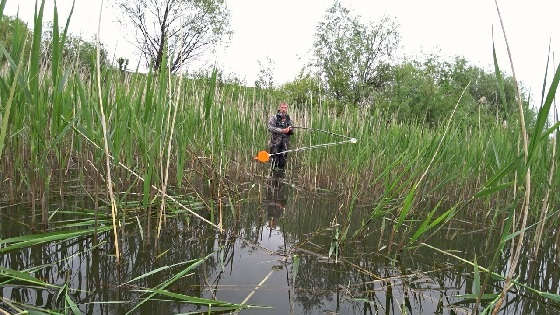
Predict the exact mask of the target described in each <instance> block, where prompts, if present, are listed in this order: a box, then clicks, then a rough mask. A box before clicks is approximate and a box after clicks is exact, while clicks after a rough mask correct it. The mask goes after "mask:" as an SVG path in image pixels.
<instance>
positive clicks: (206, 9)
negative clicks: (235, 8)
mask: <svg viewBox="0 0 560 315" xmlns="http://www.w3.org/2000/svg"><path fill="white" fill-rule="evenodd" d="M115 1H116V2H117V5H118V7H119V8H120V9H121V10H122V12H123V14H124V16H125V17H126V18H127V19H128V20H129V21H130V22H131V24H132V27H133V28H134V29H135V31H136V44H137V47H138V49H139V50H140V52H141V53H142V55H143V56H144V57H145V58H146V61H147V62H148V65H151V66H153V68H154V69H156V70H157V69H159V67H160V65H161V62H162V59H163V54H164V52H165V48H166V45H167V51H168V53H169V62H170V68H171V71H173V72H175V71H177V70H179V69H180V68H181V67H183V66H184V65H185V64H186V63H187V61H189V60H191V59H192V58H194V57H196V56H199V55H200V54H201V53H203V52H204V51H205V50H206V49H208V48H211V47H214V46H215V45H216V44H218V43H219V42H221V41H222V40H223V39H225V38H228V39H229V37H230V36H231V30H230V13H229V10H228V9H227V7H226V4H225V1H224V0H115Z"/></svg>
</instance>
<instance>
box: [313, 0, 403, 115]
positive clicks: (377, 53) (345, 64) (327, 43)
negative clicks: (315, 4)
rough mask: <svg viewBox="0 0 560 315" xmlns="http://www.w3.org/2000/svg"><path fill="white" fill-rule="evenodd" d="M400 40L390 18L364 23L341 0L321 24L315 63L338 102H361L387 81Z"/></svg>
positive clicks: (396, 28) (318, 28)
mask: <svg viewBox="0 0 560 315" xmlns="http://www.w3.org/2000/svg"><path fill="white" fill-rule="evenodd" d="M399 41H400V36H399V33H398V25H397V23H396V22H395V21H393V20H392V19H391V18H389V17H384V18H382V19H381V20H380V21H379V22H377V23H373V22H371V23H369V24H363V23H361V22H360V19H359V17H354V16H352V15H351V12H350V11H349V10H348V9H346V8H344V7H343V6H342V5H341V4H340V2H339V1H335V2H334V4H333V6H332V7H330V8H329V9H328V10H327V13H326V15H325V18H324V20H323V21H322V22H321V23H319V25H318V26H317V31H316V33H315V40H314V44H313V48H314V55H315V66H316V67H317V70H318V72H319V74H320V76H321V78H322V79H323V80H324V81H325V84H326V87H327V91H328V92H330V94H331V95H332V96H333V97H334V98H335V99H336V100H338V101H347V102H350V103H354V104H360V103H362V102H363V101H365V100H367V99H368V98H369V97H370V96H371V95H372V93H373V92H374V90H375V89H378V88H380V87H382V86H383V85H384V84H385V83H387V82H388V80H387V72H388V70H389V66H388V65H389V62H390V61H391V58H392V56H393V54H394V53H395V51H396V49H397V47H398V44H399Z"/></svg>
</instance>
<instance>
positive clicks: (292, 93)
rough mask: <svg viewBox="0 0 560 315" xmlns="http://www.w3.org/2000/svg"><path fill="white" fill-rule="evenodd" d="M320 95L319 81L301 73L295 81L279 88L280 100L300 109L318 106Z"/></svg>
mask: <svg viewBox="0 0 560 315" xmlns="http://www.w3.org/2000/svg"><path fill="white" fill-rule="evenodd" d="M321 94H322V93H321V82H320V80H319V79H318V78H317V77H315V76H313V75H312V74H310V73H305V72H303V71H302V72H301V73H300V74H299V76H298V77H297V78H296V79H295V80H293V81H291V82H288V83H286V84H284V85H283V86H282V88H281V95H282V98H283V99H285V100H286V101H287V102H288V103H289V104H291V105H293V106H296V107H300V108H303V107H304V106H309V107H312V106H318V105H319V101H320V98H321V97H322V95H321Z"/></svg>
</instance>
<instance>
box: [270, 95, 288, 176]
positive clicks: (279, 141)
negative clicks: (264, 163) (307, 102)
mask: <svg viewBox="0 0 560 315" xmlns="http://www.w3.org/2000/svg"><path fill="white" fill-rule="evenodd" d="M268 131H269V132H270V133H271V137H270V142H269V144H268V146H269V152H268V153H269V154H271V157H270V158H271V162H272V169H273V170H284V168H285V167H286V157H287V154H286V153H282V154H278V155H272V154H276V153H279V152H283V151H286V150H288V144H289V143H290V136H291V135H292V134H293V127H292V121H291V120H290V115H288V104H286V103H284V102H282V103H280V106H278V112H277V113H276V114H275V115H273V116H272V117H270V119H269V120H268Z"/></svg>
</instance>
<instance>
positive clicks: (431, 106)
mask: <svg viewBox="0 0 560 315" xmlns="http://www.w3.org/2000/svg"><path fill="white" fill-rule="evenodd" d="M390 75H391V78H390V84H388V85H387V86H386V88H385V90H384V92H383V97H381V98H379V99H378V102H376V106H377V107H381V108H382V109H383V110H384V112H387V113H390V115H392V118H394V119H396V120H398V121H400V122H407V121H416V122H419V123H425V124H428V125H431V126H434V125H436V124H438V122H439V121H441V120H443V119H445V117H446V116H447V115H448V114H449V111H450V110H451V109H452V108H453V106H454V105H455V103H456V102H457V99H458V98H459V96H460V94H461V92H462V90H463V88H464V87H465V86H466V85H467V84H468V82H471V84H470V86H469V89H468V91H467V93H466V95H465V96H463V102H462V105H461V106H460V107H459V108H458V112H457V120H459V121H464V122H470V123H476V124H478V122H479V116H480V122H481V123H488V122H494V123H495V122H497V123H502V122H503V121H509V120H511V119H515V118H516V117H517V113H516V108H515V106H514V104H515V103H514V102H515V85H514V83H513V79H512V78H511V77H507V78H505V80H504V90H505V100H506V103H505V104H502V102H501V101H500V97H499V96H498V93H497V91H498V88H497V80H496V76H495V74H494V73H489V72H486V71H484V70H483V69H482V68H480V67H477V66H474V65H470V64H469V63H468V62H467V60H465V59H464V58H460V57H457V58H455V60H454V61H452V62H447V61H442V58H440V57H437V56H429V57H428V58H426V59H425V60H424V61H418V60H413V61H405V62H403V63H401V64H399V65H396V66H394V67H392V70H391V71H390ZM522 97H524V98H525V96H524V95H523V96H522ZM523 101H524V103H525V104H526V106H528V105H527V104H528V101H527V99H524V100H523Z"/></svg>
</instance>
